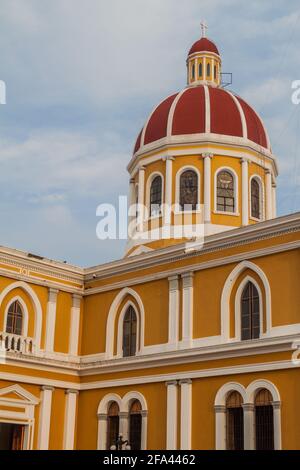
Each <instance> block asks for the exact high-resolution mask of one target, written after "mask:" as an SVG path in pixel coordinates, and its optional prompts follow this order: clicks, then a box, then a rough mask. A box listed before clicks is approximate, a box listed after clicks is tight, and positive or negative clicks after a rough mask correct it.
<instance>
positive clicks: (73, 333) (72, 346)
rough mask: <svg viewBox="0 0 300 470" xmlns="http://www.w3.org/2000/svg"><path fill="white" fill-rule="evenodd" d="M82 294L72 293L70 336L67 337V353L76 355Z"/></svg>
mask: <svg viewBox="0 0 300 470" xmlns="http://www.w3.org/2000/svg"><path fill="white" fill-rule="evenodd" d="M81 299H82V296H80V295H78V294H73V295H72V307H71V318H70V338H69V354H70V355H72V356H77V355H78V347H79V332H80V313H81V312H80V304H81Z"/></svg>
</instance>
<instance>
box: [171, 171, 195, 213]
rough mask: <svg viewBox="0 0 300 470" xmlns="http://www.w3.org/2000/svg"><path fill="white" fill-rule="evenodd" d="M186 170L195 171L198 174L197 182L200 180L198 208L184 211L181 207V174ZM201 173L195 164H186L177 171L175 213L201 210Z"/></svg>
mask: <svg viewBox="0 0 300 470" xmlns="http://www.w3.org/2000/svg"><path fill="white" fill-rule="evenodd" d="M185 171H194V172H195V173H196V175H197V182H198V188H197V204H196V209H194V210H189V211H184V210H182V209H181V205H180V179H181V175H182V174H183V173H185ZM200 190H201V173H200V171H199V170H198V168H196V167H195V166H193V165H186V166H183V167H182V168H180V169H179V170H178V171H177V173H176V186H175V210H174V213H175V214H196V213H200V212H201V203H200V195H201V192H200Z"/></svg>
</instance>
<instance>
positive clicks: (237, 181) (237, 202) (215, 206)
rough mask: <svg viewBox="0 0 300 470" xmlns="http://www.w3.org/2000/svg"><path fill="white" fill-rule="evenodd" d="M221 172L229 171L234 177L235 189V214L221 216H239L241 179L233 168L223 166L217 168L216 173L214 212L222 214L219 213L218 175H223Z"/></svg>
mask: <svg viewBox="0 0 300 470" xmlns="http://www.w3.org/2000/svg"><path fill="white" fill-rule="evenodd" d="M221 171H227V172H228V173H230V174H231V175H232V176H233V188H234V211H233V212H221V214H225V215H226V214H229V215H238V214H239V179H238V175H237V173H236V172H235V170H233V169H232V168H230V167H228V166H221V167H220V168H217V170H216V171H215V177H214V211H215V212H217V213H220V211H218V206H217V197H218V195H217V193H218V191H217V186H218V185H217V181H218V174H219V173H221Z"/></svg>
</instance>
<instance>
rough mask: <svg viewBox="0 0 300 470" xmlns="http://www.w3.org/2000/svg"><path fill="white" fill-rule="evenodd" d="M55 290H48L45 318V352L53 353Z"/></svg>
mask: <svg viewBox="0 0 300 470" xmlns="http://www.w3.org/2000/svg"><path fill="white" fill-rule="evenodd" d="M57 294H58V290H57V289H52V288H50V289H49V290H48V303H47V316H46V318H47V319H46V344H45V350H46V351H47V352H53V351H54V338H55V320H56V302H57Z"/></svg>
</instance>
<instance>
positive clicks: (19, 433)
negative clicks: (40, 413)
mask: <svg viewBox="0 0 300 470" xmlns="http://www.w3.org/2000/svg"><path fill="white" fill-rule="evenodd" d="M24 434H25V426H22V425H21V424H13V423H0V450H22V449H23V445H24Z"/></svg>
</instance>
